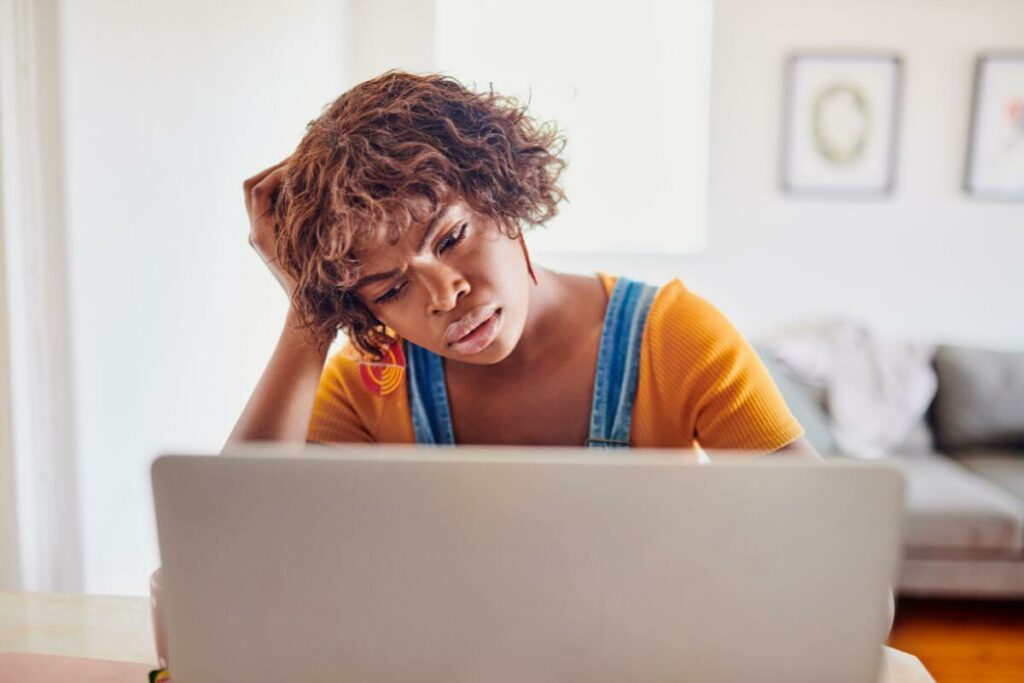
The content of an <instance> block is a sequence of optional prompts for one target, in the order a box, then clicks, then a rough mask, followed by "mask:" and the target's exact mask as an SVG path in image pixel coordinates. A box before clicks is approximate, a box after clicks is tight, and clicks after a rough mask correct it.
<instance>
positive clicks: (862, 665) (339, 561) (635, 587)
mask: <svg viewBox="0 0 1024 683" xmlns="http://www.w3.org/2000/svg"><path fill="white" fill-rule="evenodd" d="M299 450H301V452H303V453H305V456H303V457H295V456H296V455H297V453H298V452H299ZM299 450H296V448H295V447H291V448H287V447H285V448H282V447H280V446H277V447H273V446H269V447H268V446H263V447H259V448H249V449H243V450H242V451H239V452H237V453H235V454H234V455H233V456H232V457H217V456H163V457H160V458H158V459H157V460H156V461H155V463H154V465H153V470H152V475H153V486H154V497H155V504H156V513H157V524H158V531H159V538H160V551H161V557H162V570H161V574H162V576H163V581H164V589H163V591H164V603H165V604H164V610H165V617H166V620H167V629H168V635H169V642H170V666H171V671H172V673H173V674H174V677H175V680H176V681H181V682H182V683H192V682H198V681H204V682H214V681H237V680H249V681H282V680H302V681H371V680H372V681H421V680H422V681H446V682H453V681H467V682H469V681H473V682H479V681H489V682H495V681H509V682H512V681H515V682H516V683H523V682H524V681H595V682H598V681H609V682H610V681H616V683H621V681H624V680H632V681H680V680H699V681H719V680H722V681H724V680H732V681H750V680H779V681H782V680H785V681H815V682H817V681H822V680H830V681H863V682H867V681H875V680H877V672H878V667H879V664H880V661H881V660H880V657H881V650H880V645H881V644H882V643H883V641H884V638H885V635H886V630H887V625H888V621H887V616H886V606H887V599H888V588H889V585H890V582H891V581H893V579H894V578H895V573H896V566H897V557H898V555H897V552H898V548H899V547H900V525H901V518H902V493H903V482H902V478H901V476H900V475H899V473H898V472H896V471H895V470H892V469H890V468H888V467H884V466H881V465H877V464H873V463H872V464H869V463H862V462H835V461H830V462H827V463H825V464H822V463H802V462H794V461H790V460H787V459H781V458H780V459H775V458H771V459H764V458H760V459H756V460H750V459H747V458H742V457H736V458H735V459H732V460H724V459H722V458H719V459H717V460H716V461H715V463H714V464H711V465H707V464H697V463H695V462H694V461H695V459H696V456H695V454H694V453H693V452H684V451H666V450H649V451H647V450H644V449H633V450H631V451H628V452H627V453H621V452H620V453H612V452H609V451H605V452H595V451H592V450H583V449H564V448H550V449H549V448H544V449H521V448H511V447H499V448H476V447H457V448H427V449H424V448H420V447H416V446H387V447H385V446H345V447H337V448H334V447H331V448H328V447H319V448H311V447H307V448H304V449H299Z"/></svg>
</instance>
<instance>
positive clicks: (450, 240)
mask: <svg viewBox="0 0 1024 683" xmlns="http://www.w3.org/2000/svg"><path fill="white" fill-rule="evenodd" d="M467 225H468V223H463V224H462V225H460V226H459V229H458V230H456V231H454V232H451V233H449V234H448V235H447V236H446V237H445V238H444V239H443V240H441V246H440V250H441V251H445V250H446V249H448V248H449V247H453V246H455V245H456V244H458V243H459V242H461V241H462V238H463V237H465V236H466V226H467Z"/></svg>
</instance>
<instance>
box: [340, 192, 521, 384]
mask: <svg viewBox="0 0 1024 683" xmlns="http://www.w3.org/2000/svg"><path fill="white" fill-rule="evenodd" d="M421 245H422V248H421V249H420V250H418V248H420V246H421ZM360 261H361V263H362V264H363V273H365V275H364V276H363V277H362V278H360V280H359V282H357V283H356V287H355V288H354V291H355V294H356V295H358V296H359V298H360V300H361V301H362V302H363V303H364V304H365V305H366V307H367V308H368V309H369V310H370V312H371V313H373V314H374V315H375V316H376V317H377V319H378V320H380V321H381V322H383V323H384V324H385V325H387V326H388V327H390V328H391V329H392V330H394V331H395V333H396V334H398V335H401V336H402V337H403V338H405V339H407V340H409V341H410V342H412V343H413V344H416V345H417V346H421V347H423V348H425V349H428V350H430V351H433V352H434V353H437V354H439V355H442V356H446V357H448V358H452V359H454V360H458V361H463V362H466V363H474V364H479V365H490V364H493V363H497V362H499V361H501V360H503V359H504V358H506V357H507V356H508V355H509V354H510V353H511V352H512V350H513V349H514V348H515V347H516V344H517V343H518V342H519V338H520V336H521V335H522V333H523V328H524V326H525V324H526V317H527V311H528V307H529V306H528V302H529V293H530V292H529V285H530V279H529V276H528V271H527V266H526V260H525V258H524V255H523V250H522V247H521V245H520V244H519V241H518V240H513V239H509V238H508V237H507V236H506V235H505V234H503V233H502V232H500V231H499V229H498V223H497V221H496V219H493V218H490V217H488V216H483V215H481V214H477V213H475V212H474V211H473V210H472V209H471V208H470V207H469V205H468V204H466V202H465V201H463V200H461V199H458V200H455V201H452V202H450V203H447V204H444V205H443V206H442V211H441V212H440V213H439V214H438V217H437V218H436V219H435V220H434V222H433V223H432V224H429V225H427V224H419V225H413V226H412V227H411V228H410V229H409V230H408V231H406V233H405V234H404V235H403V236H402V239H401V241H400V242H399V243H398V244H396V245H394V246H392V245H388V244H384V245H381V246H375V247H373V248H370V249H365V250H363V251H362V253H361V255H360ZM375 276H377V277H375ZM484 320H486V321H487V322H483V321H484ZM481 322H483V324H482V325H481V326H480V327H478V328H477V329H476V330H475V331H474V332H473V333H472V334H471V335H470V337H469V338H468V339H463V340H462V341H457V339H456V338H459V337H463V336H464V335H465V333H466V332H468V331H469V329H470V328H471V327H472V326H473V325H474V324H475V323H481Z"/></svg>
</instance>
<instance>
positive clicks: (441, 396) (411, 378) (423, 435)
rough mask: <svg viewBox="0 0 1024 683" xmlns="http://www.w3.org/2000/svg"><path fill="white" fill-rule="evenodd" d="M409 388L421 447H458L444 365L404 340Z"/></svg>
mask: <svg viewBox="0 0 1024 683" xmlns="http://www.w3.org/2000/svg"><path fill="white" fill-rule="evenodd" d="M402 343H403V344H404V351H405V359H406V366H407V367H406V378H407V382H408V385H409V409H410V411H411V412H412V426H413V431H414V432H415V434H416V443H418V444H445V445H452V444H454V443H455V433H454V431H453V429H452V417H451V413H450V412H449V409H448V392H447V390H446V389H445V385H444V364H443V363H444V361H443V359H442V358H441V356H439V355H437V354H436V353H434V352H433V351H428V350H427V349H424V348H423V347H421V346H416V345H415V344H413V343H410V342H407V341H405V340H402Z"/></svg>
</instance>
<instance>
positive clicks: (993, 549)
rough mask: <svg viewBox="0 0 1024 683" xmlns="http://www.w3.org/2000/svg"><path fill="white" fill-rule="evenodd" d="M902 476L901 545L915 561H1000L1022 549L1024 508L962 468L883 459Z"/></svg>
mask: <svg viewBox="0 0 1024 683" xmlns="http://www.w3.org/2000/svg"><path fill="white" fill-rule="evenodd" d="M884 462H888V463H891V464H893V465H895V466H896V467H897V468H899V469H900V470H901V471H902V472H903V474H904V476H905V477H906V482H907V489H906V513H905V515H906V516H905V518H904V523H905V524H904V528H903V545H904V547H905V548H906V549H907V552H908V554H909V555H910V556H917V557H972V556H978V557H1005V556H1019V555H1021V553H1022V551H1024V506H1022V505H1021V503H1020V501H1019V500H1018V499H1017V498H1016V497H1014V496H1013V495H1011V494H1010V493H1008V492H1007V491H1005V490H1003V489H1002V488H1000V487H998V486H996V485H995V484H993V483H992V482H990V481H988V480H987V479H984V478H983V477H980V476H978V475H977V474H974V473H973V472H971V471H970V470H968V469H967V468H966V467H964V466H962V465H960V464H958V463H957V462H954V461H952V460H950V459H949V458H946V457H945V456H940V455H935V456H926V457H919V458H910V459H908V458H899V457H890V458H886V459H885V460H884Z"/></svg>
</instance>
